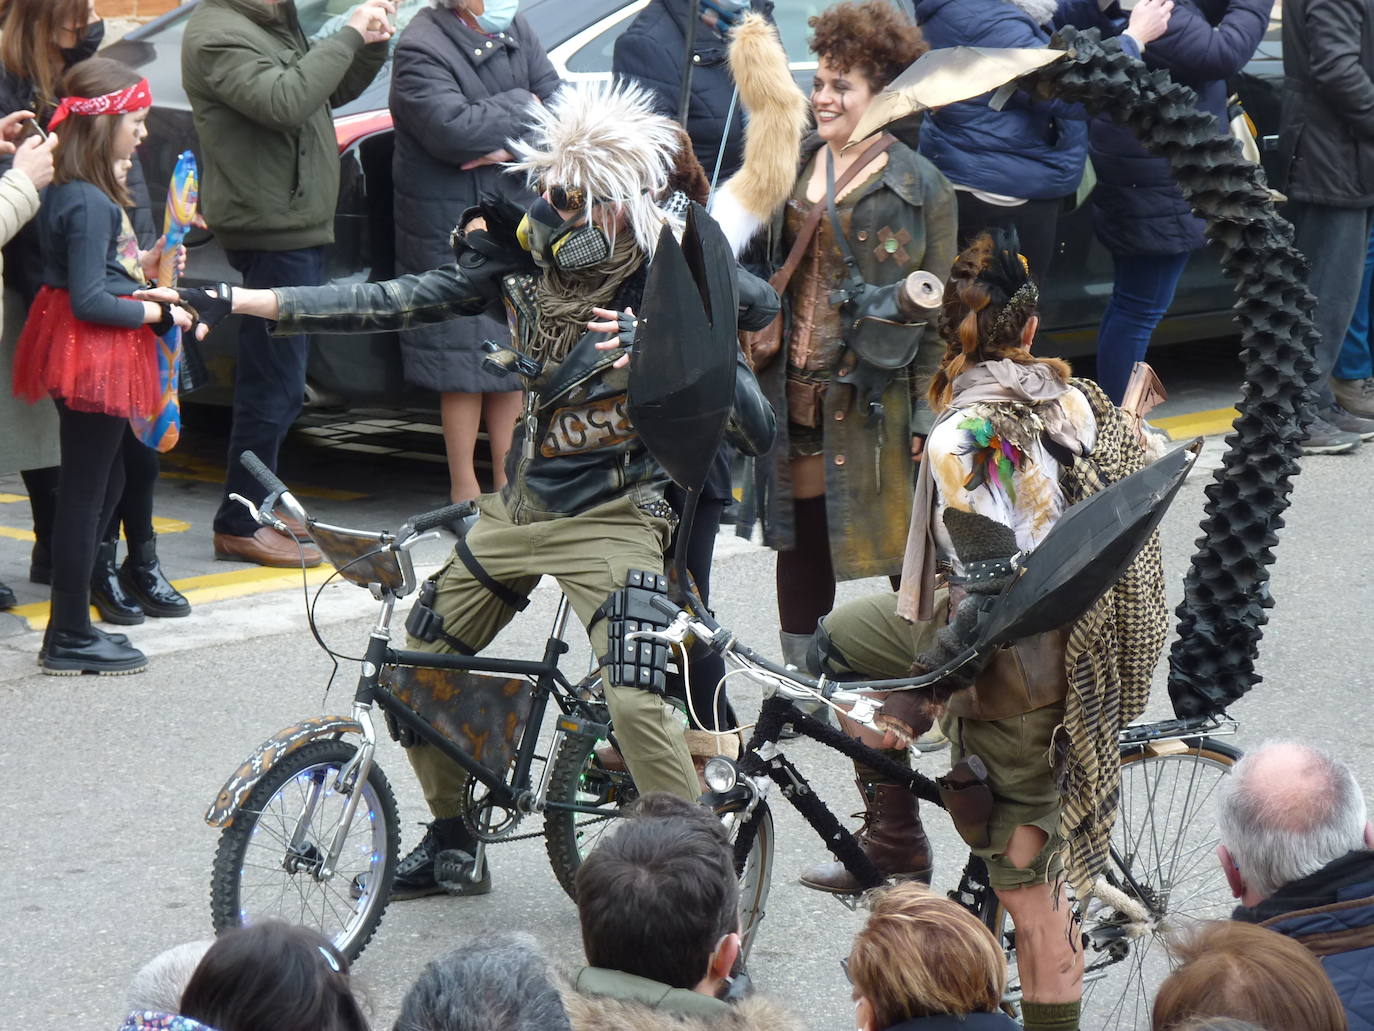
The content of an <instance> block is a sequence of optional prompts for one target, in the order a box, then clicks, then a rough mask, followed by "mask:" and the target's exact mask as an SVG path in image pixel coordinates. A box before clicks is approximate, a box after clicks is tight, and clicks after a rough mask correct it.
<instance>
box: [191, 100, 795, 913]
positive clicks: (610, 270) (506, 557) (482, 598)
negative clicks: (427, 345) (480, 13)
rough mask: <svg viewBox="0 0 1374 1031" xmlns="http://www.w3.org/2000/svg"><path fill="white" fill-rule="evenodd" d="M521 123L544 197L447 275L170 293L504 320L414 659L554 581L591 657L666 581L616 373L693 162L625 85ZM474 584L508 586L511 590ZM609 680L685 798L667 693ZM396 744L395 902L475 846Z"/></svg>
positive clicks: (489, 631)
mask: <svg viewBox="0 0 1374 1031" xmlns="http://www.w3.org/2000/svg"><path fill="white" fill-rule="evenodd" d="M528 120H529V129H528V131H527V133H526V135H525V136H524V137H523V138H521V139H518V140H513V141H511V142H510V144H509V149H510V151H511V153H512V154H513V155H514V156H515V158H516V160H515V162H513V164H512V167H513V169H514V170H516V171H518V172H521V173H523V174H524V175H525V177H526V180H527V181H528V183H529V185H530V188H531V189H532V190H533V191H534V192H535V193H536V194H538V199H537V200H536V201H535V202H534V204H533V205H531V206H530V207H529V209H528V210H521V209H519V208H516V207H514V206H512V205H509V204H506V203H503V202H500V201H497V200H494V199H488V200H486V201H484V203H483V204H482V205H481V206H480V207H479V208H474V209H472V210H470V211H469V212H467V213H466V214H465V215H464V217H463V219H462V222H461V223H460V225H459V226H458V227H457V228H456V229H455V230H454V234H453V244H454V253H455V258H456V260H455V262H454V263H453V264H451V265H447V266H445V267H443V268H439V269H434V270H432V271H430V272H425V273H421V274H419V275H413V276H403V277H400V278H398V279H393V280H391V281H389V282H385V283H361V284H356V285H348V286H326V287H292V288H282V289H276V290H245V289H242V288H239V287H230V286H228V285H226V284H220V285H219V286H218V287H216V288H215V289H214V290H213V291H205V290H182V291H180V295H181V296H184V297H185V298H186V300H187V301H188V302H189V303H191V304H192V305H193V306H194V307H195V308H196V310H197V311H198V312H199V314H200V317H201V318H202V319H203V320H205V321H210V322H213V321H214V320H216V319H218V318H222V317H223V316H224V315H225V314H227V313H228V312H229V311H230V310H231V309H232V310H233V311H234V312H237V313H243V314H251V315H260V316H262V317H264V318H268V319H272V320H275V322H276V327H277V332H279V333H292V332H312V333H350V332H358V331H359V330H362V329H367V330H371V331H376V330H396V329H405V328H408V327H411V326H416V325H424V324H430V323H435V322H441V321H444V320H446V319H452V318H457V317H460V316H464V315H475V314H477V313H479V312H483V311H488V310H500V309H502V308H504V310H505V314H506V317H507V321H508V323H509V326H510V346H500V347H496V345H492V346H493V347H496V354H495V357H496V359H497V360H500V361H501V362H503V364H505V365H507V366H508V367H510V368H512V369H514V370H515V371H518V372H521V374H522V375H524V376H525V381H526V389H527V393H526V400H525V406H524V410H523V413H522V416H521V419H520V422H519V424H518V425H517V427H516V431H515V438H514V441H513V443H512V447H511V451H510V455H509V457H508V458H507V462H506V474H507V484H506V486H505V487H504V488H503V489H502V490H501V492H500V493H499V494H484V495H482V496H481V497H480V498H478V501H477V506H478V510H479V512H480V513H481V518H480V519H478V521H477V523H476V524H475V526H474V527H473V529H472V530H471V531H470V532H469V533H468V534H467V537H466V538H465V549H464V551H463V556H462V557H463V561H453V562H451V563H449V564H448V565H447V566H446V567H444V569H443V570H442V571H441V572H440V573H439V574H438V575H437V584H436V586H437V591H436V596H435V603H434V609H435V611H436V612H437V613H438V615H439V616H440V617H441V618H442V620H443V628H444V635H443V636H442V637H441V638H440V639H438V640H435V641H430V642H426V641H418V640H414V639H412V640H410V641H409V642H408V647H412V648H418V649H422V650H430V651H445V652H447V651H453V650H455V649H456V648H458V647H460V646H461V648H463V649H466V650H469V651H472V652H476V651H478V650H480V649H481V648H483V647H485V646H486V644H487V642H488V641H490V640H491V639H492V637H494V636H495V635H496V633H497V631H498V630H499V629H500V628H501V627H502V626H504V625H505V623H506V622H508V621H509V620H510V618H511V616H512V615H513V611H514V608H520V607H523V599H524V597H525V596H526V595H528V594H529V592H530V591H531V590H533V589H534V586H535V584H536V583H537V582H538V581H539V578H540V576H542V575H544V574H549V575H552V576H554V577H555V578H556V579H557V580H558V582H559V584H560V586H561V587H562V589H563V592H564V594H566V595H567V597H568V600H569V602H570V603H571V604H572V607H573V610H574V611H575V612H576V613H577V616H578V618H579V619H581V620H582V623H583V625H584V626H587V627H588V634H589V635H590V637H591V639H592V647H593V650H594V654H597V655H602V654H604V653H605V652H606V650H607V622H608V621H607V620H604V619H594V617H596V615H597V612H598V608H599V607H600V606H601V604H602V603H603V602H604V601H605V600H606V599H607V597H608V596H609V595H610V594H611V593H612V592H613V591H615V590H617V589H618V588H620V587H622V586H624V584H625V582H626V577H627V575H628V573H629V571H630V570H644V571H647V572H651V573H661V572H662V571H663V552H664V548H665V547H666V545H667V544H668V540H669V536H670V534H671V531H672V525H673V513H672V510H671V508H670V506H669V505H668V503H667V502H666V501H665V500H664V492H665V488H666V487H667V485H668V482H669V481H668V477H667V475H666V474H665V473H664V471H663V470H662V468H661V467H660V466H659V465H658V463H657V462H656V461H655V460H654V458H653V456H652V455H650V454H649V452H648V450H647V448H646V447H645V446H644V444H643V442H642V441H641V440H640V438H639V436H638V435H637V433H636V430H635V427H634V425H633V424H632V423H631V421H630V418H629V415H628V409H627V404H628V397H627V388H628V382H629V371H628V369H627V368H626V365H627V363H628V360H629V353H628V345H629V344H630V342H631V339H632V334H633V331H634V328H635V318H634V314H633V313H634V310H635V309H636V308H638V307H639V306H640V304H641V299H642V296H643V293H644V286H645V281H646V276H647V272H648V268H649V264H650V263H651V262H652V260H653V257H654V251H655V249H656V247H657V246H658V241H659V237H660V233H661V232H662V230H663V228H664V226H665V225H666V226H669V227H671V228H672V231H673V232H674V234H676V235H680V234H681V232H682V230H683V219H682V217H681V214H679V212H681V211H683V210H685V201H683V199H682V198H678V197H675V196H674V188H675V187H677V186H679V185H682V186H687V187H690V183H680V182H679V180H681V179H682V178H683V175H684V168H686V171H687V172H688V173H690V168H688V167H687V166H684V165H682V163H681V162H679V160H678V157H679V153H680V151H681V149H682V147H683V146H684V141H685V139H686V138H685V136H684V135H683V133H682V132H681V130H680V129H679V128H678V126H677V125H676V124H675V123H673V122H672V121H670V120H669V119H667V118H664V117H662V116H660V115H657V114H655V113H654V111H653V107H652V104H651V102H650V100H649V97H648V95H647V94H646V93H645V92H644V91H643V90H642V89H640V88H639V87H637V86H633V85H627V84H606V83H577V84H574V85H570V86H565V87H564V88H563V89H561V90H560V91H559V92H558V93H556V94H555V95H554V96H553V97H552V98H551V100H550V101H549V103H548V105H547V106H540V105H532V106H531V110H530V111H529V112H528ZM698 171H699V169H698ZM688 178H692V177H691V176H690V175H688ZM698 186H699V183H698ZM699 216H700V217H702V218H705V217H707V216H706V215H705V213H704V212H700V213H699ZM736 283H737V289H738V295H739V315H738V321H739V325H740V326H741V327H742V328H745V329H758V328H761V327H763V326H764V325H766V324H767V323H768V322H770V321H771V320H772V319H773V318H774V317H775V316H776V314H777V311H778V297H777V294H776V292H775V291H774V290H773V289H772V288H771V287H770V286H768V284H767V283H765V282H763V281H762V280H760V279H757V278H755V277H754V276H751V275H749V274H748V273H746V272H744V271H743V270H737V274H736ZM169 296H170V295H169ZM751 391H752V392H753V393H751ZM756 394H757V384H756V383H755V381H754V379H753V376H752V375H751V374H749V372H748V370H747V369H745V370H742V372H741V374H740V376H739V377H738V378H737V384H736V393H735V407H736V413H737V414H739V413H753V415H754V418H753V419H752V421H750V422H749V425H748V426H746V427H745V433H744V435H739V436H736V438H735V442H736V444H737V446H740V447H741V448H742V449H745V450H747V451H748V453H757V452H758V450H759V449H760V448H762V449H766V448H767V447H768V446H769V444H771V442H772V428H773V427H772V412H771V409H769V408H768V406H767V404H766V402H762V401H761V398H758V397H757V396H756ZM745 402H751V403H745ZM474 567H475V568H476V569H477V570H481V571H482V573H481V576H479V575H478V573H477V572H475V571H474ZM482 577H486V578H487V579H488V580H490V581H495V582H496V584H497V585H498V586H500V587H502V588H503V591H502V596H501V597H498V595H497V593H495V592H492V591H490V590H489V589H488V588H487V587H486V586H484V585H483V583H484V581H483V579H482ZM603 677H604V680H605V683H606V684H607V688H606V697H607V701H608V703H609V707H610V710H611V717H612V719H613V720H614V723H615V728H616V737H617V739H618V740H619V742H620V746H621V749H622V751H623V755H624V758H625V761H626V763H627V764H628V765H629V768H630V772H631V774H632V775H633V776H634V779H635V783H636V785H637V786H638V787H639V790H640V791H641V792H647V791H655V790H666V791H671V792H673V793H675V794H678V795H680V796H682V797H685V798H691V799H695V798H696V796H697V795H698V794H699V792H700V788H699V786H698V782H697V775H696V770H695V769H694V767H693V764H692V759H691V756H690V754H689V751H688V747H687V745H686V743H685V742H684V737H683V731H682V728H681V726H680V724H678V722H677V720H676V718H675V717H674V716H672V715H670V714H669V713H668V712H667V711H666V708H665V706H664V705H663V702H662V700H661V699H660V698H659V697H658V696H656V695H654V694H651V693H649V692H648V691H646V690H643V689H640V688H634V687H621V686H618V685H616V684H615V683H614V681H613V680H612V678H611V676H610V670H609V668H608V669H607V670H605V671H604V672H603ZM708 729H714V728H708ZM407 751H408V754H409V756H410V758H411V763H412V765H413V766H414V767H415V770H416V774H417V776H418V777H419V780H420V783H421V785H422V787H423V788H424V791H425V797H426V800H427V801H428V803H429V806H430V809H431V811H432V812H433V814H434V817H435V820H434V822H433V823H432V824H431V825H430V828H429V832H428V833H427V834H426V836H425V838H424V840H423V841H422V842H421V843H420V845H419V846H418V847H417V848H416V849H415V850H414V851H413V852H412V853H411V855H410V856H408V857H407V858H406V859H404V860H402V862H401V864H400V871H401V872H400V873H398V875H397V878H396V880H395V883H394V885H393V889H392V897H393V898H414V897H417V896H419V895H424V894H434V893H437V892H439V891H443V890H445V888H444V886H443V885H440V884H439V883H438V881H437V880H436V877H435V857H436V856H437V855H438V853H439V852H441V851H444V850H452V849H461V850H464V851H467V852H469V853H471V852H473V851H474V850H475V846H476V842H475V841H474V840H473V839H472V837H471V836H470V834H469V832H468V830H467V829H466V826H465V823H464V820H463V815H462V813H463V809H462V807H463V804H464V802H463V799H464V797H465V786H466V785H465V780H466V774H464V773H463V771H462V770H461V769H460V768H459V767H458V766H457V765H456V764H454V763H453V762H452V761H451V760H449V759H447V758H446V757H444V756H442V755H440V754H439V753H438V752H437V751H436V750H435V749H433V748H431V747H429V746H428V745H425V744H422V743H416V744H414V745H413V746H412V747H410V748H408V749H407ZM460 884H462V879H461V878H460V879H458V880H457V881H456V882H454V884H453V890H455V891H460V892H462V893H468V894H471V893H474V892H479V891H487V890H490V881H489V880H487V879H483V880H482V881H479V882H478V883H477V884H476V885H472V884H468V885H466V886H464V887H461V888H460V887H459V885H460Z"/></svg>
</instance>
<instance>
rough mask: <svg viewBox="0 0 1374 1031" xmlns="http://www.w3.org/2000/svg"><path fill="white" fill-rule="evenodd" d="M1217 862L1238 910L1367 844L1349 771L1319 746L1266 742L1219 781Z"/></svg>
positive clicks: (1369, 834)
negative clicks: (1239, 907) (1223, 871)
mask: <svg viewBox="0 0 1374 1031" xmlns="http://www.w3.org/2000/svg"><path fill="white" fill-rule="evenodd" d="M1217 824H1218V830H1219V833H1220V838H1221V844H1220V845H1219V846H1218V848H1217V856H1218V858H1219V859H1220V860H1221V865H1222V869H1223V870H1225V872H1226V878H1227V880H1228V881H1229V882H1230V884H1231V892H1232V894H1233V895H1235V897H1236V898H1238V899H1240V900H1241V904H1242V905H1245V906H1254V905H1256V904H1257V903H1259V902H1262V901H1263V900H1265V899H1267V898H1269V897H1270V896H1271V895H1273V894H1274V893H1275V892H1276V891H1278V890H1279V889H1280V888H1282V887H1283V886H1284V885H1287V884H1291V883H1293V882H1294V881H1299V880H1302V879H1303V878H1305V877H1310V876H1311V875H1312V874H1314V873H1316V872H1317V871H1319V870H1321V869H1322V868H1323V867H1325V866H1327V865H1328V864H1330V863H1333V862H1335V861H1336V860H1337V859H1340V858H1341V857H1343V856H1345V855H1347V854H1348V853H1350V852H1354V851H1357V850H1360V849H1365V848H1369V847H1370V846H1371V845H1374V831H1371V829H1370V826H1369V822H1368V818H1367V814H1366V811H1365V801H1364V793H1363V792H1361V791H1360V785H1359V784H1358V783H1357V782H1356V780H1355V777H1354V774H1352V773H1351V772H1350V767H1348V766H1347V765H1346V764H1345V763H1343V762H1341V761H1340V760H1339V759H1336V758H1335V757H1334V756H1332V755H1330V754H1328V753H1326V752H1324V751H1322V750H1321V749H1319V748H1312V747H1310V746H1308V745H1302V744H1298V743H1296V742H1292V741H1274V742H1267V743H1265V744H1263V745H1261V746H1260V747H1259V748H1257V749H1255V750H1254V751H1253V752H1250V753H1249V754H1247V755H1246V756H1245V757H1244V758H1242V759H1241V760H1240V761H1239V762H1238V763H1236V765H1235V768H1234V769H1233V770H1232V771H1231V775H1230V776H1229V777H1225V778H1223V779H1222V781H1221V788H1220V791H1219V798H1218V812H1217Z"/></svg>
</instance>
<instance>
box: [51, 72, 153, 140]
mask: <svg viewBox="0 0 1374 1031" xmlns="http://www.w3.org/2000/svg"><path fill="white" fill-rule="evenodd" d="M152 106H153V91H152V90H151V89H149V88H148V80H147V79H139V80H138V82H136V83H134V84H133V85H132V86H129V87H127V88H126V89H121V90H115V91H114V92H113V93H106V94H104V95H103V96H99V97H63V98H62V103H60V104H58V105H57V110H56V111H54V112H53V116H52V118H51V120H49V122H48V129H49V131H51V130H53V129H56V128H57V127H58V125H60V124H61V123H62V122H64V121H66V119H67V116H68V115H122V114H125V113H127V112H129V111H142V110H143V109H144V108H145V107H152Z"/></svg>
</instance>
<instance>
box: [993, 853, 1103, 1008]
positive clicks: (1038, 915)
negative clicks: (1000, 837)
mask: <svg viewBox="0 0 1374 1031" xmlns="http://www.w3.org/2000/svg"><path fill="white" fill-rule="evenodd" d="M1046 840H1047V836H1046V834H1045V832H1044V831H1042V830H1041V829H1040V828H1038V827H1017V828H1016V830H1015V831H1013V832H1012V835H1011V840H1010V841H1009V842H1008V843H1007V852H1006V855H1007V859H1009V860H1010V861H1011V862H1012V864H1014V865H1015V866H1020V867H1028V866H1030V865H1031V863H1032V862H1033V861H1034V860H1035V857H1036V856H1037V855H1039V854H1040V850H1041V849H1042V848H1044V847H1045V842H1046ZM997 897H998V898H999V899H1001V900H1002V904H1003V905H1004V906H1006V907H1007V912H1008V913H1010V914H1011V920H1012V923H1013V924H1014V925H1015V926H1016V966H1017V970H1018V971H1019V972H1020V974H1021V987H1022V993H1023V995H1024V997H1025V1000H1026V1001H1027V1002H1031V1003H1062V1002H1077V1001H1078V1000H1079V998H1081V997H1082V995H1083V949H1082V948H1081V947H1075V944H1076V943H1075V942H1074V940H1073V937H1072V936H1073V935H1074V934H1076V933H1077V926H1076V924H1075V923H1074V920H1073V911H1072V909H1071V908H1070V906H1069V900H1068V897H1067V895H1066V894H1065V893H1064V891H1063V889H1062V888H1061V889H1060V890H1059V893H1058V897H1056V894H1055V886H1054V885H1053V884H1048V883H1045V884H1029V885H1026V886H1024V887H1020V888H1010V889H1004V890H999V891H998V892H997Z"/></svg>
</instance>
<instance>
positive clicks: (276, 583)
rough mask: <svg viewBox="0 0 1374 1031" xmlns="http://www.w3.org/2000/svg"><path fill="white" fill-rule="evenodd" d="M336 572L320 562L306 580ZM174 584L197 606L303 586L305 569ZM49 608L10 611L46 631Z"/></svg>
mask: <svg viewBox="0 0 1374 1031" xmlns="http://www.w3.org/2000/svg"><path fill="white" fill-rule="evenodd" d="M332 572H334V567H333V566H330V565H326V564H321V565H318V566H316V567H315V568H314V569H307V570H306V571H305V582H306V583H307V584H309V585H311V586H312V587H313V586H317V585H318V584H321V583H323V582H324V581H325V580H326V579H327V578H328V577H329V574H331V573H332ZM172 585H173V586H174V587H176V589H177V590H179V591H180V592H181V593H182V594H184V595H186V600H187V601H189V602H190V603H191V604H192V605H193V606H194V605H204V604H207V603H209V602H212V601H225V600H227V599H229V598H241V597H243V596H245V595H249V594H263V593H266V592H267V591H276V590H281V589H283V588H288V587H300V585H301V571H300V570H299V569H269V568H267V567H265V566H253V567H251V568H249V569H234V570H230V571H229V572H225V573H206V574H205V575H203V576H188V577H186V578H185V579H182V580H173V581H172ZM48 610H49V606H48V603H47V602H46V601H39V602H33V603H32V604H29V605H19V606H17V607H15V608H12V609H10V610H9V614H10V615H12V616H18V617H19V618H20V619H22V620H24V621H25V622H26V623H27V624H28V626H29V629H30V630H43V629H44V628H46V627H47V625H48ZM91 618H92V619H96V618H98V613H97V612H96V611H95V609H94V608H92V609H91Z"/></svg>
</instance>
